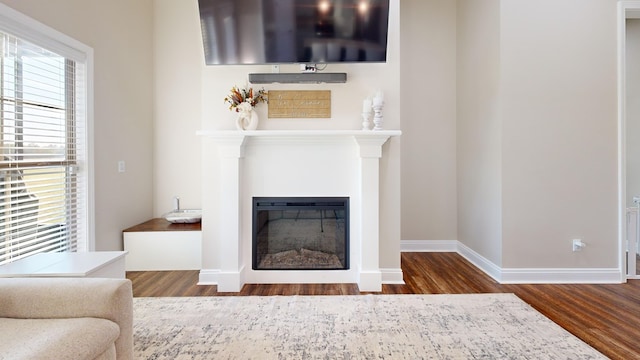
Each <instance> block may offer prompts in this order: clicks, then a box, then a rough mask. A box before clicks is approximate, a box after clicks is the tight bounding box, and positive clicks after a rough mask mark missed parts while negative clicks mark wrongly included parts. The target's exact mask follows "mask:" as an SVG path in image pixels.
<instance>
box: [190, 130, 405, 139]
mask: <svg viewBox="0 0 640 360" xmlns="http://www.w3.org/2000/svg"><path fill="white" fill-rule="evenodd" d="M196 134H197V135H199V136H204V137H214V138H239V137H292V138H295V137H300V138H304V137H347V136H350V137H372V138H375V137H385V136H386V137H391V136H400V135H401V134H402V131H400V130H376V131H373V130H247V131H238V130H199V131H197V132H196Z"/></svg>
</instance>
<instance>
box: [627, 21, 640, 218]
mask: <svg viewBox="0 0 640 360" xmlns="http://www.w3.org/2000/svg"><path fill="white" fill-rule="evenodd" d="M626 46H627V49H626V51H627V59H626V67H627V68H626V71H627V89H626V90H627V97H626V99H625V101H626V112H627V114H626V115H627V123H626V136H627V138H626V146H627V149H626V154H627V157H626V161H627V164H626V165H627V179H626V180H627V204H626V206H634V204H633V197H634V196H640V19H628V20H627V39H626Z"/></svg>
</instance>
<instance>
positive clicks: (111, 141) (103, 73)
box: [0, 0, 153, 250]
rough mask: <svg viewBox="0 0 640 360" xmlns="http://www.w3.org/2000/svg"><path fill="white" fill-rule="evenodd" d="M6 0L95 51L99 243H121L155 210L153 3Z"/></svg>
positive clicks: (113, 245) (109, 247)
mask: <svg viewBox="0 0 640 360" xmlns="http://www.w3.org/2000/svg"><path fill="white" fill-rule="evenodd" d="M0 1H2V2H3V3H4V4H6V5H8V6H10V7H12V8H14V9H16V10H18V11H20V12H22V13H24V14H26V15H28V16H30V17H32V18H34V19H36V20H38V21H40V22H42V23H44V24H46V25H48V26H50V27H52V28H54V29H56V30H58V31H60V32H62V33H65V34H67V35H69V36H71V37H73V38H75V39H77V40H79V41H81V42H83V43H84V44H86V45H88V46H91V47H92V48H93V49H94V57H95V70H94V71H95V72H94V81H95V83H94V95H95V102H94V133H95V139H94V149H95V153H94V161H95V162H94V165H95V209H96V211H95V214H96V226H95V229H96V249H97V250H115V249H122V230H123V229H125V228H127V227H129V226H131V225H134V224H136V223H139V222H142V221H144V220H147V219H149V218H150V217H151V215H152V204H153V198H152V192H151V186H152V184H153V178H152V165H153V164H152V158H153V154H152V151H153V133H152V132H151V129H152V128H153V118H152V99H153V73H152V68H153V57H152V52H151V49H152V23H151V16H150V14H151V13H152V1H151V0H137V1H127V0H109V1H86V0H56V1H40V0H0ZM119 160H124V161H125V163H126V172H125V173H118V171H117V169H118V167H117V163H118V161H119Z"/></svg>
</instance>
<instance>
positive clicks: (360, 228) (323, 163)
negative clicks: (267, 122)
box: [197, 130, 401, 292]
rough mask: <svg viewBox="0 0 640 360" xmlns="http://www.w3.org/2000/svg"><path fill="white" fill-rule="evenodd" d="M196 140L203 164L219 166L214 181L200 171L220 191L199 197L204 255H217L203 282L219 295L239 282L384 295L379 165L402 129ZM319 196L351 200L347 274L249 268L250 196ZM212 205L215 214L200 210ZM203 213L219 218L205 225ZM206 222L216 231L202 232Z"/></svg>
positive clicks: (206, 135)
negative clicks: (344, 287) (352, 287)
mask: <svg viewBox="0 0 640 360" xmlns="http://www.w3.org/2000/svg"><path fill="white" fill-rule="evenodd" d="M197 134H198V135H199V136H201V137H202V138H203V141H204V143H203V145H205V146H203V152H204V153H203V161H204V162H205V163H209V164H210V163H211V161H212V160H211V159H212V157H213V156H217V159H218V160H217V162H218V163H219V173H218V177H217V179H211V178H210V177H211V176H212V175H211V174H210V173H209V172H207V171H204V172H203V184H211V183H216V182H217V183H218V184H219V186H218V187H217V188H216V189H213V190H211V191H215V192H217V193H216V194H214V195H215V196H206V192H205V193H203V195H205V196H204V198H203V210H205V211H203V220H202V221H203V254H204V252H205V251H211V250H212V249H215V252H216V253H217V254H218V262H219V266H220V268H219V269H206V268H204V269H202V270H201V272H200V283H201V284H211V283H215V284H217V285H218V291H222V292H236V291H240V289H241V288H242V286H243V285H244V284H245V283H353V282H355V283H357V284H358V286H359V288H360V290H361V291H381V290H382V275H381V271H380V267H379V221H380V219H379V194H380V184H379V178H380V174H379V171H380V170H379V160H380V158H381V157H382V156H383V145H384V144H385V143H386V142H387V141H388V140H389V138H391V137H394V136H400V135H401V131H399V130H382V131H362V130H257V131H233V130H232V131H229V130H214V131H210V130H202V131H198V132H197ZM211 145H213V146H211ZM213 148H216V149H217V151H212V149H213ZM265 169H269V170H265ZM307 174H308V175H307ZM336 174H341V176H340V177H338V176H336ZM247 176H248V177H250V179H246V178H245V177H247ZM214 180H215V181H214ZM288 182H289V183H288ZM285 191H290V192H291V193H287V194H285V193H283V192H285ZM318 194H324V195H347V196H349V197H350V198H351V199H352V200H351V204H350V209H351V214H350V215H351V216H350V228H351V233H350V264H351V267H350V269H349V270H330V271H316V270H314V271H292V270H286V271H264V270H262V271H259V270H258V271H256V270H253V269H251V265H250V264H251V261H250V255H251V239H250V236H251V232H250V229H251V211H250V209H247V207H249V203H250V199H251V197H252V196H287V195H295V196H303V195H312V196H316V195H318ZM210 198H215V199H217V201H214V200H212V199H210ZM213 207H216V211H211V212H208V211H206V209H211V208H213ZM208 214H216V215H214V216H217V218H214V219H207V217H208V216H209V215H208ZM212 223H213V224H217V226H215V227H214V226H207V225H208V224H212ZM203 265H205V264H203Z"/></svg>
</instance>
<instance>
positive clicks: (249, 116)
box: [236, 110, 260, 130]
mask: <svg viewBox="0 0 640 360" xmlns="http://www.w3.org/2000/svg"><path fill="white" fill-rule="evenodd" d="M258 122H260V117H259V116H258V113H257V112H255V111H253V110H251V111H249V112H247V113H240V114H238V118H237V119H236V128H237V129H238V130H255V129H257V128H258Z"/></svg>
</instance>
